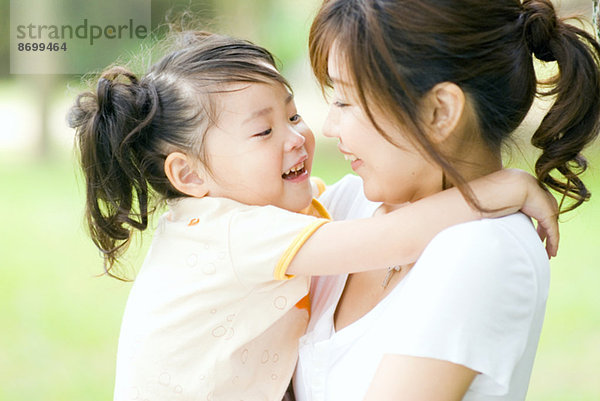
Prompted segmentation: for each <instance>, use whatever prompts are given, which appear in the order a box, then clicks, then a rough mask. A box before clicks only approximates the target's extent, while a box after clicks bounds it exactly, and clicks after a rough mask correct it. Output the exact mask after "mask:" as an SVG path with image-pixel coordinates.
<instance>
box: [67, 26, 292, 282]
mask: <svg viewBox="0 0 600 401" xmlns="http://www.w3.org/2000/svg"><path fill="white" fill-rule="evenodd" d="M177 38H178V40H176V41H175V44H174V46H173V47H172V49H171V52H170V53H168V54H167V55H166V56H165V57H163V58H162V59H161V60H160V61H158V62H157V63H156V64H155V65H153V66H152V67H151V68H150V69H149V71H148V72H147V73H146V74H145V75H144V76H142V77H141V78H139V79H138V78H137V77H136V76H135V75H134V74H133V73H131V72H130V71H128V70H127V69H125V68H123V67H112V68H109V69H108V70H106V71H105V72H103V73H102V75H101V77H100V79H98V83H97V88H96V91H95V92H84V93H81V94H80V95H79V96H78V97H77V99H76V101H75V105H74V106H73V107H72V108H71V110H70V112H69V116H68V121H69V124H70V126H71V127H72V128H75V129H76V139H77V145H78V148H79V153H80V159H81V166H82V169H83V173H84V177H85V183H86V195H87V201H86V211H85V215H86V220H87V225H88V228H89V230H90V234H91V237H92V240H93V241H94V243H95V244H96V246H97V247H98V248H99V249H100V251H101V252H102V253H103V255H104V260H105V263H104V270H105V273H106V274H108V275H109V276H112V277H115V278H119V279H122V278H121V277H119V276H118V275H116V274H113V272H112V269H113V266H114V264H115V262H116V261H117V258H118V257H119V256H121V255H122V253H123V252H124V251H125V250H126V249H127V247H128V245H129V243H130V240H131V238H132V234H133V232H134V230H140V231H141V230H144V229H146V227H147V226H148V216H149V214H150V213H151V211H152V209H153V208H152V205H151V203H152V202H151V201H152V199H151V198H152V195H155V196H156V200H158V199H161V200H165V199H172V198H177V197H181V196H185V195H184V194H182V193H180V192H179V191H177V189H175V188H174V187H173V186H172V185H171V183H170V182H169V180H168V179H167V177H166V174H165V172H164V162H165V159H166V157H167V156H168V154H169V153H171V152H173V151H181V152H184V153H186V154H189V155H192V156H195V157H197V159H198V160H199V162H200V163H203V164H205V165H206V162H207V157H206V155H205V154H204V147H203V144H204V137H205V134H206V131H207V130H208V129H209V128H210V127H211V126H212V125H213V124H214V123H215V122H216V121H217V120H218V119H217V113H218V110H217V109H216V106H215V104H214V103H215V102H214V101H212V98H211V94H214V93H219V92H223V91H226V90H227V89H226V88H224V87H223V85H224V84H228V83H234V82H263V83H273V82H278V83H281V84H283V85H285V86H286V87H288V88H289V85H288V84H287V82H286V81H285V79H284V78H283V77H282V76H281V75H280V74H279V73H278V72H277V70H276V67H275V61H274V59H273V56H272V55H271V54H270V53H269V52H268V51H267V50H265V49H263V48H261V47H259V46H256V45H254V44H252V43H250V42H247V41H244V40H240V39H234V38H230V37H226V36H221V35H215V34H209V33H206V32H200V31H192V32H181V33H179V34H177ZM208 167H209V166H207V168H208Z"/></svg>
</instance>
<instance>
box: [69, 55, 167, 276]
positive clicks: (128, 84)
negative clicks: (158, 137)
mask: <svg viewBox="0 0 600 401" xmlns="http://www.w3.org/2000/svg"><path fill="white" fill-rule="evenodd" d="M157 103H158V97H157V94H156V90H155V89H154V88H153V87H152V85H143V84H140V82H139V81H138V79H137V78H136V76H135V75H134V74H132V73H131V72H129V71H127V70H126V69H124V68H122V67H113V68H111V69H109V70H107V71H105V72H104V73H103V74H102V76H101V78H100V79H99V80H98V85H97V90H96V93H93V92H85V93H82V94H80V95H79V96H78V98H77V100H76V102H75V105H74V106H73V107H72V109H71V111H70V114H69V117H68V119H69V124H70V125H71V127H72V128H75V129H76V138H77V144H78V147H79V152H80V161H81V165H82V169H83V173H84V176H85V182H86V195H87V202H86V220H87V224H88V228H89V230H90V234H91V237H92V240H93V241H94V243H95V244H96V246H97V247H98V248H99V249H100V250H101V251H102V252H103V254H104V259H105V264H104V269H105V272H106V273H107V274H108V275H110V276H112V277H115V278H120V277H117V276H115V275H114V274H112V273H111V269H112V267H113V265H114V263H115V261H116V259H117V258H118V257H119V256H120V255H121V254H122V253H123V252H124V251H125V250H126V249H127V246H128V245H129V242H130V240H131V236H132V234H133V231H134V229H135V230H140V231H141V230H144V229H145V228H146V227H147V226H148V198H149V185H148V182H147V180H146V174H145V166H144V163H143V159H142V158H141V157H140V151H139V149H138V147H139V146H138V144H139V143H141V142H144V140H145V138H144V134H145V132H144V128H145V127H147V126H148V124H149V123H150V122H151V120H152V118H153V116H154V115H155V114H156V110H157Z"/></svg>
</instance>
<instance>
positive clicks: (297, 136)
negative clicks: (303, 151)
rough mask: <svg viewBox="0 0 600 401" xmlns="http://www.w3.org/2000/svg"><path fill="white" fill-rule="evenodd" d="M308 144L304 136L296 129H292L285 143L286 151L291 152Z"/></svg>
mask: <svg viewBox="0 0 600 401" xmlns="http://www.w3.org/2000/svg"><path fill="white" fill-rule="evenodd" d="M304 142H306V138H305V137H304V135H302V134H301V133H299V132H298V131H296V130H295V129H293V128H292V129H290V131H289V135H288V137H287V138H286V141H285V151H286V152H290V151H292V150H294V149H297V148H300V147H302V146H303V145H304Z"/></svg>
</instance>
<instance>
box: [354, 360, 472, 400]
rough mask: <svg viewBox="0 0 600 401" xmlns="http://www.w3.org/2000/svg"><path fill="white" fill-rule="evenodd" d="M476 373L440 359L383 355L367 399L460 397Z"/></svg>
mask: <svg viewBox="0 0 600 401" xmlns="http://www.w3.org/2000/svg"><path fill="white" fill-rule="evenodd" d="M477 374H478V372H475V371H474V370H471V369H469V368H467V367H465V366H462V365H457V364H454V363H451V362H447V361H442V360H438V359H431V358H418V357H413V356H406V355H384V356H383V358H382V360H381V363H380V364H379V367H378V368H377V372H376V373H375V377H374V379H373V381H372V382H371V386H370V387H369V390H368V391H367V395H366V396H365V398H364V401H392V400H393V401H396V400H410V401H431V400H435V401H460V400H462V399H463V397H464V395H465V393H466V392H467V389H468V388H469V386H470V385H471V382H472V381H473V379H475V376H476V375H477Z"/></svg>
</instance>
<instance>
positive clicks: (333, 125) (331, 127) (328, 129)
mask: <svg viewBox="0 0 600 401" xmlns="http://www.w3.org/2000/svg"><path fill="white" fill-rule="evenodd" d="M337 113H338V110H337V109H336V107H335V106H334V105H331V106H329V112H328V113H327V118H325V123H323V135H325V136H326V137H329V138H336V137H339V129H338V128H339V127H338V126H339V124H338V116H337Z"/></svg>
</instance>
